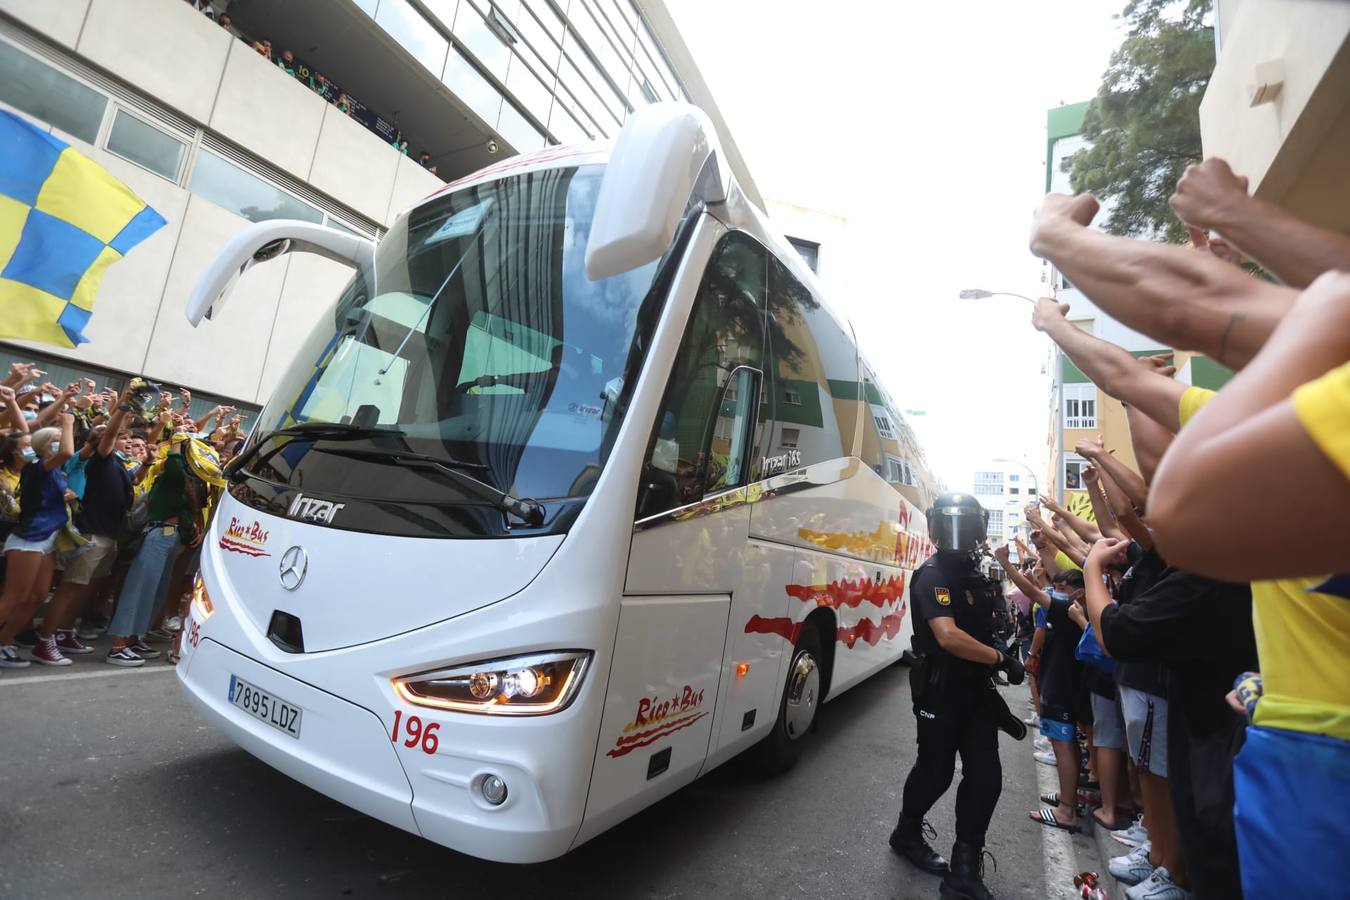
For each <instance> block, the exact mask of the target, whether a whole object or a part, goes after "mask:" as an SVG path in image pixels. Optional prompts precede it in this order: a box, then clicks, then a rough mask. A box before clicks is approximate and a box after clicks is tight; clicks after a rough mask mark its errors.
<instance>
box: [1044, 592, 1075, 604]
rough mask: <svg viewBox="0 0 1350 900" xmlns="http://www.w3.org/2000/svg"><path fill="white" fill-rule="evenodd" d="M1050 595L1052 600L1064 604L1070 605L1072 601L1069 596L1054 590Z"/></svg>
mask: <svg viewBox="0 0 1350 900" xmlns="http://www.w3.org/2000/svg"><path fill="white" fill-rule="evenodd" d="M1049 594H1050V599H1051V600H1060V601H1063V602H1064V603H1068V602H1069V601H1070V600H1071V599H1072V598H1070V597H1069V595H1068V594H1066V593H1064V592H1063V591H1055V590H1052V591H1049Z"/></svg>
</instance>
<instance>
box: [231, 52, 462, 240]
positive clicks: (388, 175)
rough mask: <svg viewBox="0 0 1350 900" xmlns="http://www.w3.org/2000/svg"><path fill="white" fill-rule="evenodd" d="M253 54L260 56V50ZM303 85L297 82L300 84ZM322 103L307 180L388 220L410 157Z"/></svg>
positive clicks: (372, 215)
mask: <svg viewBox="0 0 1350 900" xmlns="http://www.w3.org/2000/svg"><path fill="white" fill-rule="evenodd" d="M253 55H254V56H257V54H256V53H255V54H253ZM259 58H261V57H259ZM299 86H300V85H299V84H298V83H297V84H296V87H299ZM305 93H306V94H308V95H309V98H310V99H313V100H319V98H318V97H317V96H315V94H314V93H313V92H311V91H305ZM319 103H320V105H321V106H322V107H323V123H322V128H321V129H320V130H319V132H318V134H317V135H316V137H318V141H317V147H316V148H315V149H314V150H313V151H312V152H311V153H310V154H309V163H310V165H309V168H308V171H307V173H306V174H307V175H308V179H307V180H308V181H309V183H310V184H312V185H314V187H316V188H318V189H319V190H321V191H323V192H324V193H325V194H329V195H331V196H333V197H336V198H338V199H340V200H342V202H343V203H345V204H346V205H347V206H350V207H351V208H352V209H355V210H356V211H357V212H359V213H361V214H362V215H364V216H365V217H366V218H369V219H374V220H375V221H377V222H381V221H384V220H385V216H386V215H388V213H389V205H390V197H391V196H392V195H393V193H394V176H395V173H396V172H397V171H398V166H399V163H400V162H401V161H409V160H407V157H405V156H403V155H402V154H400V153H396V152H395V151H394V150H393V148H392V147H390V146H388V145H387V144H385V143H384V142H383V141H381V140H380V139H379V138H377V137H376V136H375V135H373V134H371V133H370V131H369V130H367V129H366V128H365V127H363V126H362V125H361V123H359V122H357V121H356V120H355V119H353V118H351V117H350V116H347V115H345V114H343V113H341V112H339V111H338V108H337V107H336V106H333V105H332V104H330V103H324V102H323V101H322V100H319ZM354 160H361V161H362V166H361V168H360V170H359V172H360V176H359V177H355V178H354V177H352V173H353V169H352V163H353V161H354ZM409 162H411V161H409ZM411 164H412V165H414V166H416V167H417V171H418V172H420V173H421V174H423V175H426V176H427V177H429V178H431V179H432V181H433V182H435V183H436V186H437V187H439V186H440V181H439V179H437V178H436V177H435V176H434V175H430V174H429V173H428V172H427V171H426V169H423V168H422V167H421V166H420V165H418V164H417V163H416V162H412V163H411ZM428 193H430V192H429V191H428Z"/></svg>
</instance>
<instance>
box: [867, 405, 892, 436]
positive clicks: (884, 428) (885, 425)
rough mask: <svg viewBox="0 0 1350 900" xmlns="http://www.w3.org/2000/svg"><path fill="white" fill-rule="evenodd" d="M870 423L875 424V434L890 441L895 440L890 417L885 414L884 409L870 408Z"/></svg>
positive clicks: (879, 407)
mask: <svg viewBox="0 0 1350 900" xmlns="http://www.w3.org/2000/svg"><path fill="white" fill-rule="evenodd" d="M872 421H873V422H875V423H876V426H877V434H879V435H881V436H882V437H883V438H886V439H887V440H890V441H893V440H895V439H896V437H895V426H894V425H892V424H891V417H890V416H889V415H888V414H887V413H886V408H885V407H883V406H873V407H872Z"/></svg>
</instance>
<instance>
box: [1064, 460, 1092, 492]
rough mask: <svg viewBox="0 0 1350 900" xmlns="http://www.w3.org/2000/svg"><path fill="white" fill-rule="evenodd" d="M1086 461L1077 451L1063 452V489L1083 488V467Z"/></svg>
mask: <svg viewBox="0 0 1350 900" xmlns="http://www.w3.org/2000/svg"><path fill="white" fill-rule="evenodd" d="M1087 465H1088V461H1087V460H1086V459H1084V458H1083V457H1081V456H1079V455H1078V454H1077V453H1066V454H1064V490H1066V491H1081V490H1083V469H1084V468H1085V467H1086V466H1087Z"/></svg>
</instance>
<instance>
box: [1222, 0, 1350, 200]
mask: <svg viewBox="0 0 1350 900" xmlns="http://www.w3.org/2000/svg"><path fill="white" fill-rule="evenodd" d="M1227 7H1228V4H1225V9H1224V15H1225V17H1226V21H1225V23H1224V43H1223V49H1222V52H1221V53H1220V54H1219V60H1218V63H1217V64H1216V65H1215V67H1214V74H1213V76H1212V77H1211V79H1210V82H1209V87H1208V89H1207V90H1206V91H1205V97H1204V100H1202V101H1201V103H1200V130H1201V137H1202V139H1203V142H1204V148H1205V154H1206V155H1218V156H1223V157H1224V158H1225V159H1227V160H1228V161H1229V163H1230V164H1231V165H1232V166H1233V168H1234V170H1235V171H1237V172H1239V173H1241V174H1243V175H1246V176H1247V177H1248V178H1249V179H1251V184H1252V186H1253V187H1254V188H1257V189H1258V190H1259V186H1260V184H1261V182H1262V179H1263V178H1264V177H1265V174H1266V171H1267V169H1268V168H1269V167H1270V165H1271V163H1272V162H1274V160H1275V158H1276V156H1277V155H1278V154H1279V153H1280V150H1281V148H1282V147H1283V145H1284V143H1285V141H1286V140H1288V139H1289V137H1290V135H1291V132H1292V131H1293V130H1294V127H1295V126H1296V125H1298V124H1299V121H1300V119H1301V117H1302V115H1303V113H1304V111H1305V109H1306V108H1307V106H1308V103H1309V101H1310V100H1311V99H1312V98H1313V95H1314V94H1315V93H1316V92H1317V91H1318V90H1319V88H1320V87H1322V84H1323V79H1324V78H1325V77H1327V75H1328V74H1329V73H1328V69H1329V68H1330V67H1331V65H1332V62H1333V60H1334V59H1335V58H1336V56H1337V54H1339V53H1341V52H1343V47H1344V45H1345V44H1346V42H1347V40H1350V3H1345V2H1341V0H1246V2H1243V3H1242V4H1240V5H1238V6H1237V8H1236V9H1228V8H1227ZM1269 62H1277V63H1279V64H1280V66H1281V67H1282V71H1283V81H1284V86H1283V87H1282V88H1281V90H1280V94H1279V97H1278V98H1277V99H1276V100H1275V101H1274V102H1271V103H1265V104H1262V105H1259V106H1252V105H1251V92H1252V89H1253V87H1254V86H1255V84H1256V82H1257V75H1256V68H1257V66H1259V65H1262V64H1264V63H1269ZM1328 87H1329V88H1331V87H1337V88H1338V89H1337V90H1335V91H1334V92H1335V93H1336V95H1337V96H1338V97H1339V98H1341V99H1342V100H1343V98H1344V96H1345V94H1346V93H1347V91H1346V85H1345V84H1344V83H1341V84H1339V86H1332V85H1328ZM1325 124H1326V125H1329V124H1330V121H1329V120H1328V121H1327V122H1326V123H1325Z"/></svg>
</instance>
